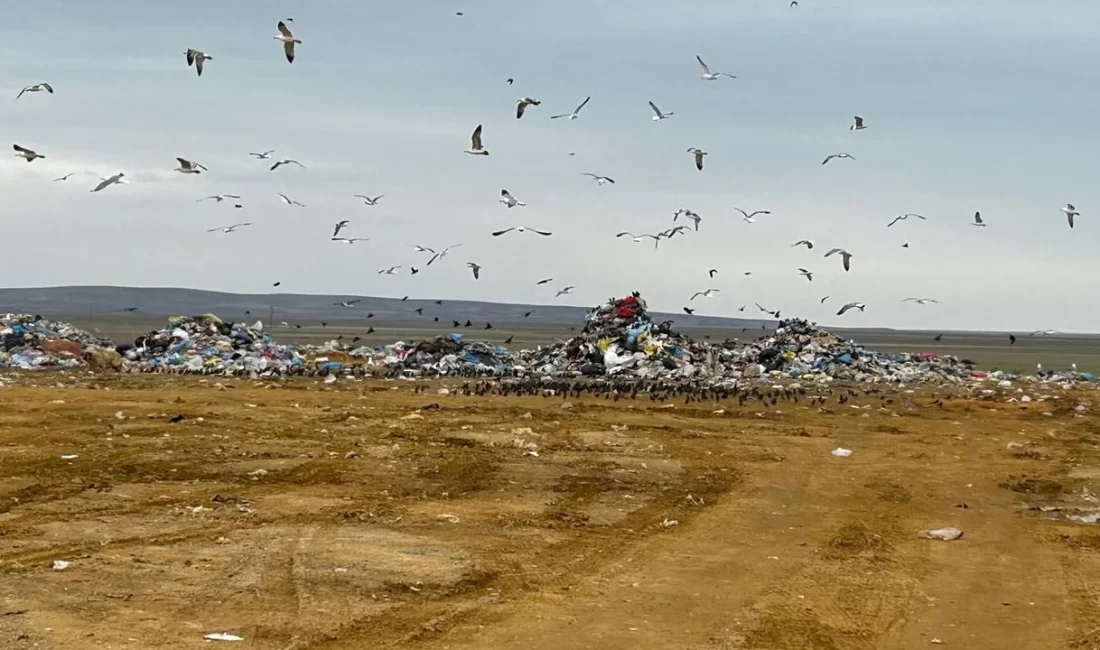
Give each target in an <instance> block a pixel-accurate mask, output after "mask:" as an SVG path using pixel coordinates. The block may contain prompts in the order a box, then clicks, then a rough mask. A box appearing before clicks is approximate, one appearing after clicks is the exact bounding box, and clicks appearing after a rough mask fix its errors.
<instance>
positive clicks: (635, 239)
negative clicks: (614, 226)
mask: <svg viewBox="0 0 1100 650" xmlns="http://www.w3.org/2000/svg"><path fill="white" fill-rule="evenodd" d="M615 236H616V237H630V239H631V241H633V242H634V243H635V244H640V243H642V242H643V241H644V240H646V239H652V240H653V247H654V248H657V244H660V243H661V236H660V235H650V234H642V235H635V234H634V233H632V232H626V231H623V232H621V233H619V234H617V235H615Z"/></svg>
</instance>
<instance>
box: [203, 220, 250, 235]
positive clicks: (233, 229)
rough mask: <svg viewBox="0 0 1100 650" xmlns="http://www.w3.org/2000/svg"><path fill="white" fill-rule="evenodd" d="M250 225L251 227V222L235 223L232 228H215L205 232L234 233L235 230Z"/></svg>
mask: <svg viewBox="0 0 1100 650" xmlns="http://www.w3.org/2000/svg"><path fill="white" fill-rule="evenodd" d="M251 225H252V222H248V223H235V224H233V225H232V226H219V227H217V228H211V229H210V230H207V231H206V232H217V231H219V230H220V231H222V232H224V233H230V232H235V231H236V230H237V228H243V227H244V226H251Z"/></svg>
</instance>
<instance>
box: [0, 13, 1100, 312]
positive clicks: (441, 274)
mask: <svg viewBox="0 0 1100 650" xmlns="http://www.w3.org/2000/svg"><path fill="white" fill-rule="evenodd" d="M799 1H800V6H798V7H793V8H792V7H789V6H788V4H789V3H788V2H787V0H751V1H748V0H737V1H734V2H730V1H728V0H726V1H713V2H702V1H697V0H680V1H678V2H668V1H667V0H630V1H629V2H628V1H626V0H616V1H611V2H590V1H582V0H557V1H555V2H505V1H503V0H455V1H453V2H452V1H443V0H415V1H407V2H377V1H370V2H347V1H346V0H341V1H336V0H309V1H308V2H307V1H306V0H284V1H282V2H280V1H278V0H276V1H274V2H272V1H270V0H262V1H261V0H234V1H232V2H225V1H224V0H190V1H189V2H186V3H166V2H149V1H148V0H141V1H138V0H111V2H107V3H92V2H77V1H75V0H35V2H32V3H22V4H20V6H19V8H18V9H17V10H16V11H15V12H14V14H12V15H11V16H9V17H8V19H7V20H5V21H3V23H0V36H2V37H3V39H4V43H5V45H6V47H7V50H8V51H9V52H11V53H13V54H12V56H7V57H4V59H3V61H2V62H0V89H2V92H7V93H8V94H9V95H10V100H8V101H2V100H0V131H2V132H3V134H4V136H6V139H7V140H8V141H9V142H12V143H19V144H21V145H23V146H26V147H29V148H32V149H35V150H37V151H38V152H39V153H42V154H44V155H45V156H46V158H45V159H44V160H36V161H35V162H33V163H31V164H28V163H26V162H24V161H23V160H22V159H20V158H16V157H14V156H4V157H3V159H2V160H0V190H2V192H3V197H4V199H3V206H4V208H3V238H2V241H3V243H4V246H3V250H4V253H3V255H4V265H5V267H6V271H5V273H4V276H5V280H4V284H5V285H6V286H24V287H25V286H43V285H65V284H112V285H134V286H180V287H194V288H203V289H213V290H223V291H232V292H250V293H251V292H265V291H268V290H270V287H271V283H272V282H274V281H276V280H281V281H282V283H283V284H282V287H281V288H280V290H282V291H289V292H302V293H327V294H348V295H377V296H398V297H399V296H403V295H412V296H415V297H425V298H426V297H440V298H449V299H477V300H493V301H503V302H511V301H516V302H532V303H551V302H554V301H555V299H554V293H555V292H556V291H557V290H558V289H559V288H561V287H562V286H565V285H575V286H576V287H577V289H576V291H575V293H574V294H573V295H571V296H563V297H562V298H559V299H557V300H558V301H567V300H568V301H569V303H570V304H578V305H584V306H588V305H594V304H597V303H600V302H602V301H603V300H605V299H606V298H607V297H608V296H611V295H621V294H625V293H627V292H629V291H631V290H639V291H641V292H642V294H643V296H644V297H646V298H647V300H648V301H649V304H650V306H651V307H653V308H660V309H662V310H668V311H677V310H679V308H680V307H681V306H684V305H688V304H689V301H688V299H689V297H690V296H691V294H692V293H694V292H696V291H700V290H703V289H706V288H710V287H715V288H719V289H721V292H720V293H718V294H716V295H715V297H713V298H711V299H709V300H704V299H701V298H700V299H697V300H695V301H694V302H695V303H696V304H695V305H693V306H695V307H698V313H699V314H705V315H716V316H722V315H725V316H736V315H737V309H738V308H739V307H740V306H741V305H748V309H747V310H746V312H745V313H746V314H750V313H752V312H753V311H754V310H755V307H753V302H759V303H761V304H762V305H764V306H765V307H768V308H770V309H780V310H782V312H783V313H784V315H792V316H793V315H801V316H805V317H807V318H811V319H814V320H818V321H819V322H822V323H834V324H835V323H843V324H845V325H849V326H886V327H899V328H929V329H1002V330H1003V329H1014V330H1026V329H1039V328H1043V329H1045V328H1054V329H1060V330H1070V331H1097V330H1100V326H1098V325H1097V324H1096V321H1097V320H1100V318H1098V317H1100V301H1097V300H1094V299H1090V298H1092V297H1093V296H1094V295H1095V292H1096V291H1097V290H1098V289H1100V282H1098V280H1097V274H1096V271H1095V269H1096V263H1095V261H1094V260H1095V256H1096V243H1097V242H1098V241H1100V222H1098V221H1097V220H1096V219H1094V218H1093V215H1094V214H1095V215H1100V208H1096V206H1097V205H1098V202H1097V201H1096V200H1093V199H1094V197H1095V194H1096V191H1097V190H1096V187H1097V183H1096V179H1097V178H1098V177H1100V162H1098V160H1097V154H1096V136H1097V127H1096V125H1095V119H1096V118H1095V116H1096V107H1097V100H1098V93H1100V91H1098V90H1097V87H1096V84H1094V83H1092V82H1091V81H1090V79H1092V78H1093V76H1094V70H1093V68H1094V67H1095V61H1097V60H1098V59H1100V40H1098V39H1096V38H1095V36H1094V34H1093V31H1094V27H1095V25H1096V24H1098V22H1100V4H1096V3H1093V2H1086V1H1085V0H1063V1H1062V2H1059V3H1058V7H1057V11H1053V10H1052V8H1051V7H1050V6H1047V5H1044V4H1042V3H1034V2H1023V1H1022V0H969V1H967V2H958V1H957V0H923V1H922V2H920V3H913V2H902V1H901V0H878V1H876V2H868V1H866V0H799ZM458 11H461V12H463V13H464V15H463V16H457V15H456V12H458ZM286 17H293V18H294V21H293V23H291V27H292V29H293V31H294V33H295V36H296V37H298V38H300V39H301V40H302V41H303V43H302V44H301V45H299V46H298V58H297V60H296V61H295V62H294V64H293V65H290V64H288V63H287V62H286V60H285V59H284V58H283V53H282V47H281V44H280V43H278V42H277V41H275V40H274V39H273V38H272V36H274V34H275V24H276V22H277V21H278V20H279V19H281V18H286ZM188 47H193V48H196V49H200V50H203V51H205V52H207V53H208V54H210V55H211V56H213V57H214V59H213V60H212V61H210V62H208V63H207V66H206V69H205V72H204V74H203V76H202V77H201V78H199V77H197V76H196V75H195V71H194V69H193V68H188V67H187V63H186V60H185V57H184V51H185V50H186V49H187V48H188ZM696 54H699V55H701V56H702V57H703V58H704V60H706V61H707V63H708V64H709V65H710V66H711V68H712V69H714V70H718V71H724V72H729V73H731V74H734V75H736V76H737V79H736V80H734V79H726V78H723V79H721V80H719V81H713V82H707V81H703V80H701V79H700V69H699V66H698V64H697V63H696V62H695V55H696ZM509 77H512V78H514V79H515V84H514V85H513V86H509V85H507V84H506V83H505V79H507V78H509ZM40 81H48V82H50V83H51V84H52V85H53V86H54V88H55V90H56V94H54V95H52V96H51V95H47V94H46V93H34V94H31V93H28V94H25V95H24V96H23V97H22V98H21V99H19V100H18V101H15V96H16V94H17V93H18V92H19V89H20V88H22V87H23V86H26V85H28V84H32V83H36V82H40ZM525 95H526V96H531V97H535V98H537V99H539V100H541V101H542V105H541V106H534V107H530V108H529V110H528V112H527V114H526V115H525V116H524V117H523V119H522V120H518V121H517V120H516V118H515V101H516V99H517V98H518V97H521V96H525ZM588 95H591V96H592V100H591V102H590V103H589V104H588V106H587V107H585V109H584V111H583V112H582V113H581V118H580V119H579V120H577V121H574V122H570V121H567V120H550V119H549V116H550V115H552V114H557V113H567V112H569V111H571V110H572V109H573V107H575V106H576V105H577V104H578V103H579V102H580V101H581V100H583V99H584V98H585V97H586V96H588ZM648 100H653V101H654V102H655V103H657V105H658V106H660V107H661V108H662V109H663V110H665V111H666V112H667V111H672V112H674V113H675V116H674V117H672V118H671V119H668V120H665V121H662V122H656V123H655V122H653V121H651V120H650V117H651V113H650V111H649V108H648V106H647V105H646V102H647V101H648ZM857 114H858V115H861V116H863V117H864V118H865V119H866V124H867V127H868V128H867V129H866V130H863V131H860V132H852V131H849V130H848V125H849V124H850V123H851V121H852V116H854V115H857ZM479 123H480V124H483V125H484V143H485V146H486V148H487V149H488V150H489V151H490V152H491V155H490V156H487V157H475V156H469V155H466V154H464V153H462V152H463V150H464V149H466V148H468V147H469V144H470V133H471V131H472V130H473V128H474V126H476V125H477V124H479ZM4 146H7V145H6V144H5V145H4ZM689 147H702V148H704V149H706V150H707V151H708V152H709V156H708V157H707V159H706V168H705V170H704V171H702V172H698V171H696V169H695V167H694V165H693V163H692V158H691V155H690V154H689V153H687V152H686V151H685V150H686V149H687V148H689ZM267 149H275V150H276V153H275V154H274V157H275V158H280V157H289V158H294V159H296V160H299V161H301V162H302V163H304V164H305V165H306V166H307V169H300V168H297V167H287V168H282V167H281V168H279V169H278V170H275V171H268V167H269V166H270V164H269V163H268V161H256V160H253V159H251V158H250V157H249V156H248V152H250V151H264V150H267ZM841 151H845V152H849V153H851V154H852V155H853V156H855V158H856V160H854V161H853V160H836V161H832V162H830V163H829V164H828V165H825V166H822V165H821V161H822V159H824V157H825V156H826V155H827V154H830V153H835V152H841ZM571 153H572V154H575V155H570V154H571ZM176 156H182V157H184V158H188V159H191V160H195V161H198V162H200V163H202V164H204V165H206V166H207V167H209V169H210V171H209V173H206V174H202V175H200V176H194V175H183V174H178V173H175V172H173V171H172V169H173V168H174V167H176V161H175V157H176ZM120 171H122V172H125V173H126V176H127V177H128V178H130V179H131V180H132V182H131V183H130V184H128V185H122V186H114V187H110V188H108V189H107V190H104V191H103V192H100V193H97V194H91V193H89V189H91V188H92V187H94V186H95V185H96V184H97V182H98V179H99V177H100V176H109V175H111V174H114V173H117V172H120ZM69 172H76V173H75V174H74V175H73V176H72V177H71V178H70V179H69V180H67V181H64V182H53V181H52V179H53V178H56V177H58V176H61V175H62V174H66V173H69ZM582 172H594V173H597V174H603V175H607V176H610V177H612V178H614V179H615V181H616V183H615V184H614V185H605V186H602V187H601V186H597V185H596V184H595V183H593V182H592V181H591V180H590V179H588V178H586V177H584V176H582ZM502 188H508V189H509V190H510V191H511V192H512V193H513V194H515V196H516V197H518V198H519V199H520V200H522V201H525V202H526V203H527V207H517V208H514V209H511V210H509V209H507V208H505V207H504V206H503V205H501V204H500V203H498V202H497V199H498V198H499V194H500V190H501V189H502ZM276 192H284V193H286V194H287V195H289V196H290V197H292V198H294V199H296V200H298V201H300V202H301V203H304V204H305V206H306V207H302V208H299V207H292V206H287V205H284V204H282V203H281V202H280V201H279V198H278V196H277V195H276ZM216 193H233V194H240V195H242V196H243V197H244V198H243V203H244V208H242V209H239V210H237V209H234V208H233V207H232V206H231V205H230V204H229V203H228V202H226V203H222V204H215V203H214V202H212V201H211V202H203V203H197V202H196V200H197V199H199V198H202V197H204V196H207V195H210V194H216ZM353 194H369V195H376V194H385V198H383V199H382V200H381V201H380V202H379V204H378V205H377V206H376V207H367V206H364V205H362V203H361V202H360V201H359V200H358V199H355V198H353V197H352V195H353ZM1066 202H1072V203H1074V204H1075V205H1076V206H1077V207H1078V208H1079V209H1080V210H1081V211H1082V212H1083V216H1082V217H1080V218H1079V220H1078V224H1077V227H1076V228H1075V229H1073V230H1070V229H1069V227H1068V226H1067V224H1066V220H1065V218H1064V216H1063V215H1062V214H1061V213H1060V212H1059V208H1060V207H1061V206H1062V205H1063V204H1065V203H1066ZM734 207H740V208H743V209H746V210H748V211H749V212H751V211H753V210H762V209H766V210H771V212H772V214H771V215H768V216H762V217H758V219H757V222H756V223H754V224H747V223H744V222H743V221H742V220H741V216H740V214H738V213H737V212H736V211H735V210H734ZM677 208H689V209H691V210H693V211H695V212H697V213H699V214H700V215H701V216H702V217H703V221H702V223H701V225H700V230H699V232H698V233H695V232H692V233H690V234H688V235H687V236H684V237H677V238H675V239H672V240H670V241H664V242H662V243H661V245H660V247H659V249H657V250H654V248H653V246H651V245H649V244H635V243H632V242H631V241H630V240H629V239H628V238H625V237H624V238H621V239H616V238H615V236H614V235H615V233H617V232H619V231H622V230H629V231H632V232H657V231H658V230H660V229H664V228H668V227H670V226H672V225H673V223H672V215H673V213H674V212H675V210H676V209H677ZM975 210H981V212H982V215H983V217H984V218H985V220H986V222H987V223H988V227H986V228H974V227H971V226H970V225H969V223H970V221H971V217H972V215H973V213H974V211H975ZM1094 210H1096V211H1095V212H1094ZM905 212H917V213H920V214H923V215H925V216H927V221H918V220H916V219H910V220H908V221H906V222H902V223H899V224H897V225H895V226H894V227H892V228H889V229H887V227H886V224H887V223H888V222H889V221H890V220H891V219H892V218H893V217H894V216H896V215H898V214H901V213H905ZM341 219H349V220H351V225H350V226H349V227H348V228H347V230H345V232H344V233H342V234H344V235H346V236H349V237H369V238H370V241H369V242H359V243H356V244H355V245H352V246H347V245H340V244H337V243H333V242H330V241H329V237H330V236H331V234H332V227H333V224H334V223H335V222H336V221H338V220H341ZM241 221H251V222H253V224H254V225H253V226H252V227H250V228H242V229H241V230H239V231H237V232H235V233H232V234H228V235H223V234H221V233H207V232H205V231H206V229H208V228H213V227H216V226H221V225H227V224H232V223H235V222H241ZM524 224H525V225H530V226H533V227H535V228H539V229H544V230H549V231H552V232H553V233H554V234H553V236H551V237H547V238H542V237H538V236H535V235H531V234H516V233H509V234H508V235H505V236H502V237H492V236H490V233H491V232H492V231H494V230H498V229H502V228H506V227H508V226H513V225H524ZM803 238H809V239H812V240H814V241H815V242H816V246H815V248H814V249H813V250H812V251H807V250H805V249H804V248H802V247H799V248H791V246H790V245H791V244H792V243H793V242H795V241H796V240H799V239H803ZM906 242H907V243H909V244H910V246H909V248H902V244H903V243H906ZM458 243H461V244H462V247H461V248H458V249H455V250H454V251H453V252H452V253H451V254H450V255H449V256H448V257H447V258H446V259H444V260H443V261H441V262H438V263H436V264H433V265H432V266H431V267H430V268H427V269H425V268H424V262H426V261H427V258H426V257H425V256H424V255H422V254H419V253H415V252H414V251H413V249H412V246H413V245H414V244H420V245H423V246H429V247H432V248H442V247H445V246H447V245H449V244H458ZM834 246H837V247H843V248H846V249H847V250H848V251H850V252H851V253H852V255H853V258H852V270H851V272H848V273H845V272H844V271H843V270H842V268H841V264H840V260H839V259H838V258H837V257H831V258H829V259H823V257H822V255H823V254H824V253H825V252H826V251H827V250H829V249H830V248H832V247H834ZM468 261H474V262H477V263H479V264H481V265H482V266H483V269H482V272H481V279H480V280H477V281H475V280H474V279H473V277H472V276H471V274H470V273H469V271H468V269H466V267H465V263H466V262H468ZM392 265H402V267H403V268H402V269H401V271H402V273H401V274H399V275H378V274H377V271H378V270H379V269H381V268H384V267H389V266H392ZM410 266H416V267H417V268H420V269H423V270H422V271H421V272H420V273H419V274H417V275H411V274H410V273H409V272H408V269H409V267H410ZM798 267H805V268H808V269H810V270H811V271H813V272H815V275H814V280H813V282H812V283H811V282H808V281H807V280H806V279H805V278H803V277H801V276H800V275H799V274H798V271H797V269H798ZM710 268H717V269H719V273H718V275H717V277H715V278H714V279H710V278H708V275H707V270H708V269H710ZM746 271H751V272H752V275H750V276H746V275H744V272H746ZM547 277H553V278H554V281H553V282H551V283H549V284H547V285H543V286H536V284H535V283H536V281H538V280H539V279H542V278H547ZM825 295H829V296H831V297H830V298H829V300H828V301H827V302H826V303H825V304H824V305H821V304H819V300H820V299H821V298H822V297H823V296H825ZM907 297H930V298H936V299H938V300H940V304H939V305H928V306H917V305H914V304H912V303H904V304H903V303H902V302H901V301H902V299H903V298H907ZM856 300H859V301H863V302H865V303H867V310H866V312H865V313H860V312H858V311H850V312H848V313H847V314H845V315H844V316H843V317H837V316H836V315H835V312H836V310H837V309H838V308H839V306H840V305H841V304H843V303H844V302H848V301H856Z"/></svg>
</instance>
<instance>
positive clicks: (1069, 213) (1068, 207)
mask: <svg viewBox="0 0 1100 650" xmlns="http://www.w3.org/2000/svg"><path fill="white" fill-rule="evenodd" d="M1062 212H1064V213H1065V215H1066V221H1069V227H1070V228H1072V227H1073V218H1074V217H1079V216H1081V213H1080V212H1078V211H1077V208H1075V207H1073V204H1072V203H1067V204H1065V205H1064V206H1063V207H1062Z"/></svg>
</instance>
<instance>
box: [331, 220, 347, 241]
mask: <svg viewBox="0 0 1100 650" xmlns="http://www.w3.org/2000/svg"><path fill="white" fill-rule="evenodd" d="M349 223H351V222H350V221H348V220H347V219H344V220H343V221H337V222H336V227H335V228H334V229H333V230H332V236H333V237H339V236H340V231H341V230H343V229H344V228H347V226H348V224H349Z"/></svg>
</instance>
